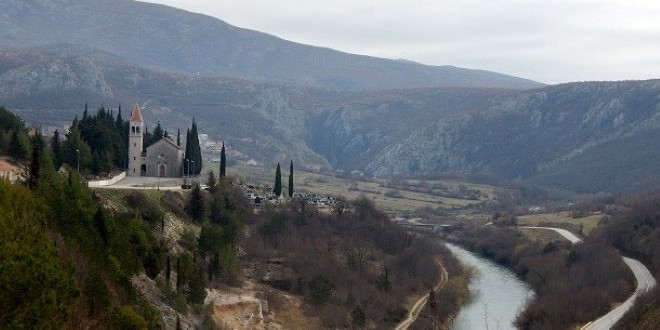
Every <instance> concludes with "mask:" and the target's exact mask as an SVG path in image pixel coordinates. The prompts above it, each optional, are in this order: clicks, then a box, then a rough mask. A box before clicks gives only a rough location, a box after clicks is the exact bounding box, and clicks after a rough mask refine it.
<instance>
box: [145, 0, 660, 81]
mask: <svg viewBox="0 0 660 330" xmlns="http://www.w3.org/2000/svg"><path fill="white" fill-rule="evenodd" d="M148 1H149V2H156V3H162V4H167V5H170V6H174V7H178V8H182V9H186V10H189V11H193V12H198V13H204V14H207V15H211V16H215V17H217V18H220V19H222V20H224V21H226V22H228V23H230V24H232V25H236V26H239V27H244V28H249V29H253V30H258V31H262V32H266V33H269V34H273V35H276V36H278V37H281V38H284V39H288V40H292V41H297V42H301V43H305V44H311V45H317V46H324V47H330V48H334V49H337V50H341V51H345V52H350V53H357V54H365V55H373V56H379V57H386V58H393V59H396V58H405V59H409V60H414V61H417V62H421V63H425V64H434V65H444V64H450V65H456V66H460V67H467V68H476V69H486V70H491V71H497V72H502V73H507V74H511V75H515V76H520V77H525V78H530V79H534V80H537V81H541V82H545V83H560V82H568V81H583V80H624V79H650V78H660V1H655V0H627V1H626V0H570V1H569V0H460V1H450V0H416V1H402V0H399V1H393V0H331V1H328V0H278V1H273V0H240V1H237V0H230V1H229V0H227V1H225V0H148Z"/></svg>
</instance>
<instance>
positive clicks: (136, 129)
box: [135, 126, 140, 134]
mask: <svg viewBox="0 0 660 330" xmlns="http://www.w3.org/2000/svg"><path fill="white" fill-rule="evenodd" d="M135 132H137V133H138V134H139V133H140V126H138V127H136V128H135Z"/></svg>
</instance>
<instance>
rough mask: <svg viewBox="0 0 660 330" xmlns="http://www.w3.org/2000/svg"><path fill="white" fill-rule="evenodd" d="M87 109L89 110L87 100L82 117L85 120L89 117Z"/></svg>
mask: <svg viewBox="0 0 660 330" xmlns="http://www.w3.org/2000/svg"><path fill="white" fill-rule="evenodd" d="M87 110H88V109H87V102H85V111H83V117H82V119H83V120H85V119H87V116H88V111H87Z"/></svg>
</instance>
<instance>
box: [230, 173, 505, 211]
mask: <svg viewBox="0 0 660 330" xmlns="http://www.w3.org/2000/svg"><path fill="white" fill-rule="evenodd" d="M227 172H228V174H230V175H236V176H238V177H240V178H242V179H243V180H244V181H246V182H249V183H254V184H259V185H272V184H273V182H274V177H275V169H265V168H263V167H258V166H247V165H238V166H232V167H230V168H228V170H227ZM288 172H289V171H288V167H286V166H285V167H283V168H282V182H283V184H284V185H285V186H286V185H287V183H288V175H289V173H288ZM397 184H400V185H401V186H402V187H406V188H411V187H413V188H423V187H429V186H433V185H442V186H443V187H446V188H447V189H450V190H456V191H459V190H460V189H464V190H465V189H471V190H474V191H477V192H478V198H477V199H466V198H455V197H448V196H442V195H441V194H439V193H429V192H420V191H412V190H410V189H409V190H407V189H404V188H401V187H398V186H397ZM388 185H389V186H388ZM294 186H295V189H296V191H305V192H310V193H315V194H319V195H330V196H343V197H345V198H348V199H355V198H357V197H359V196H361V195H364V196H366V197H367V198H370V199H372V200H373V201H374V202H375V203H376V205H378V206H379V207H380V208H381V209H382V210H384V211H385V212H388V213H404V212H410V211H415V210H417V209H419V208H423V207H432V208H437V207H441V208H445V209H452V208H461V207H465V206H467V205H471V204H475V203H479V202H481V201H484V200H487V199H489V198H492V195H493V191H494V189H495V187H492V186H485V185H475V184H469V183H464V182H460V181H456V180H418V179H415V180H403V181H402V180H397V181H392V182H391V181H388V180H384V179H374V180H373V181H371V180H362V179H348V178H340V177H335V176H332V175H328V174H319V173H311V172H303V171H295V172H294ZM393 187H394V188H393ZM397 188H398V189H397ZM284 190H286V189H284ZM393 190H396V193H392V191H393ZM388 192H389V193H388Z"/></svg>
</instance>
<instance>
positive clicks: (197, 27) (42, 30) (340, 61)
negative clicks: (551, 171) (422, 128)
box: [0, 0, 541, 90]
mask: <svg viewBox="0 0 660 330" xmlns="http://www.w3.org/2000/svg"><path fill="white" fill-rule="evenodd" d="M59 43H69V44H77V45H84V46H86V47H92V48H96V49H99V50H103V51H106V52H109V53H112V54H115V55H118V56H120V57H122V58H124V59H125V60H127V61H128V62H129V63H131V64H133V65H137V66H144V67H148V68H153V69H157V70H165V71H171V72H179V73H187V74H195V75H197V74H198V73H199V74H201V75H213V76H227V77H235V78H241V79H248V80H254V81H268V82H286V83H293V84H298V85H304V86H316V87H329V88H333V89H341V90H361V89H385V88H387V89H392V88H414V87H439V86H463V87H503V88H531V87H538V86H541V84H539V83H536V82H533V81H530V80H526V79H521V78H516V77H511V76H506V75H502V74H498V73H494V72H488V71H482V70H469V69H463V68H458V67H453V66H426V65H421V64H416V63H412V62H409V61H394V60H386V59H380V58H375V57H368V56H358V55H352V54H347V53H342V52H338V51H334V50H330V49H327V48H320V47H312V46H308V45H303V44H298V43H294V42H290V41H286V40H282V39H280V38H276V37H273V36H271V35H267V34H264V33H261V32H256V31H251V30H247V29H241V28H237V27H235V26H231V25H229V24H227V23H225V22H223V21H221V20H218V19H215V18H212V17H209V16H205V15H200V14H194V13H190V12H186V11H183V10H178V9H175V8H171V7H166V6H162V5H156V4H150V3H144V2H138V1H132V0H3V1H0V46H5V47H32V46H43V45H51V44H59Z"/></svg>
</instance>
